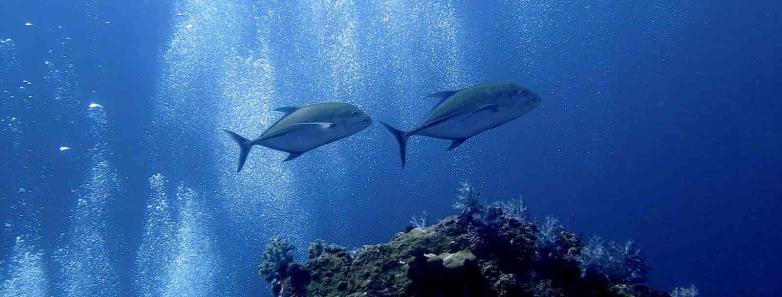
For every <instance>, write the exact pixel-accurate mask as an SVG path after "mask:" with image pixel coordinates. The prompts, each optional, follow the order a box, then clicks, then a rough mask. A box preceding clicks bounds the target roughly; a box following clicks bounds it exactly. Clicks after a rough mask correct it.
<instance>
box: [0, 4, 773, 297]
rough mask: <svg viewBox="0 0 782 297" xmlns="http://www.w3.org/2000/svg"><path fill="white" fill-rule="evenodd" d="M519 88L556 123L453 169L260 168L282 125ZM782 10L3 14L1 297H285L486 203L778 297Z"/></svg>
mask: <svg viewBox="0 0 782 297" xmlns="http://www.w3.org/2000/svg"><path fill="white" fill-rule="evenodd" d="M496 80H511V81H514V82H517V83H519V84H522V85H525V86H527V87H529V88H530V89H532V90H534V91H535V92H536V93H538V94H539V95H540V96H541V97H542V98H543V103H542V104H541V106H540V107H538V108H537V109H536V110H534V111H532V112H530V113H529V114H527V115H525V116H523V117H522V118H520V119H518V120H515V121H513V122H511V123H509V124H506V125H504V126H502V127H499V128H497V129H494V130H492V131H489V132H487V133H484V134H481V135H479V136H477V137H475V138H474V139H470V140H469V141H467V142H466V143H465V144H464V145H462V146H460V147H459V148H458V149H456V150H453V151H450V152H445V148H446V147H447V146H448V142H447V141H443V140H430V139H424V138H412V139H411V142H410V144H409V152H408V164H407V167H406V168H405V169H402V168H400V166H399V159H398V158H399V156H398V152H397V147H396V143H395V142H394V140H393V138H392V137H391V136H390V135H388V133H387V132H386V131H384V129H382V128H381V127H380V125H378V124H375V125H373V126H371V127H370V128H369V129H366V130H364V131H362V132H360V133H359V134H357V135H355V136H353V137H350V138H347V139H345V140H342V141H339V142H335V143H332V144H329V145H326V146H323V147H321V148H318V149H316V150H314V151H312V152H309V153H307V154H305V155H303V156H301V157H299V158H298V159H296V160H293V161H290V162H285V163H283V162H282V159H284V158H285V154H284V153H281V152H277V151H273V150H270V149H266V148H259V149H258V148H256V149H254V150H253V151H252V152H251V153H250V156H249V159H248V161H247V164H246V165H245V168H244V170H243V171H242V172H240V173H236V172H235V166H236V158H237V155H238V150H237V148H236V145H235V143H233V141H232V140H231V139H230V138H229V137H227V136H226V135H225V134H223V133H222V131H220V129H230V130H232V131H236V132H237V133H239V134H241V135H247V136H252V137H254V136H257V135H259V134H260V133H261V132H262V131H263V130H264V129H265V128H267V127H268V126H269V125H270V124H272V123H274V121H276V119H277V118H279V117H280V116H281V114H279V113H277V112H273V111H272V110H273V109H275V108H278V107H283V106H301V105H306V104H313V103H319V102H327V101H344V102H348V103H351V104H354V105H356V106H358V107H360V108H361V109H362V110H364V111H365V112H367V113H368V114H369V115H371V116H372V117H373V119H375V122H376V123H377V120H383V121H387V122H389V123H393V124H394V125H396V126H397V127H402V128H404V129H409V128H410V127H413V126H414V125H415V124H417V123H418V121H419V120H420V119H422V118H423V117H424V115H425V114H426V113H427V112H428V111H429V110H430V109H431V107H432V106H433V105H435V104H436V100H435V99H433V98H426V95H428V94H431V93H434V92H437V91H442V90H453V89H459V88H463V87H466V86H470V85H474V84H476V83H480V82H486V81H496ZM780 86H782V2H779V1H751V2H744V1H658V0H654V1H603V0H601V1H573V2H563V1H525V0H518V1H510V0H507V1H400V0H381V1H250V0H244V1H234V0H226V1H207V0H174V1H35V0H33V1H22V0H11V1H9V0H4V1H2V2H0V113H1V114H0V126H1V128H0V150H2V151H0V158H1V160H2V166H0V179H1V180H2V183H0V191H1V192H0V195H1V196H0V221H1V222H2V226H1V227H0V228H1V229H0V230H1V231H0V295H2V296H136V295H151V296H180V295H189V296H271V291H270V290H269V288H268V285H267V284H266V283H265V282H263V281H261V279H260V277H259V275H258V264H259V262H260V258H261V252H262V250H263V247H264V246H265V245H266V243H268V241H269V238H270V237H271V236H274V235H281V236H284V237H286V238H288V239H289V240H291V241H293V242H294V243H295V244H296V245H297V246H298V247H300V248H299V250H298V256H300V257H301V256H303V253H304V252H305V251H304V249H303V247H306V243H307V242H309V241H312V240H314V239H318V238H320V239H324V240H327V241H329V242H335V243H338V244H340V245H344V246H348V247H360V246H361V245H363V244H371V243H378V242H384V241H387V240H388V239H389V238H390V237H392V236H393V234H394V233H395V232H398V231H400V230H403V229H404V228H405V226H407V225H409V220H410V218H411V216H414V215H420V214H421V213H423V212H425V213H427V215H428V217H429V218H431V219H432V220H434V219H438V218H442V217H444V216H446V215H447V214H449V213H451V211H452V210H451V205H452V204H453V201H454V196H455V191H456V187H457V186H458V184H459V182H460V181H464V180H466V181H469V182H470V183H472V184H473V185H474V186H475V187H476V188H478V189H480V191H481V193H482V196H481V197H483V198H484V199H487V200H488V202H491V201H501V200H508V199H514V198H517V197H518V196H519V195H523V197H524V200H525V202H526V203H527V204H528V205H529V209H530V211H531V213H532V215H533V217H535V218H536V219H539V220H542V219H543V218H544V217H546V216H549V215H550V216H555V217H557V218H559V220H560V221H561V222H563V223H564V225H565V227H567V228H568V229H569V230H571V231H575V232H579V233H580V234H583V235H585V236H587V237H588V236H591V235H592V234H600V235H601V236H602V237H604V238H606V239H610V240H625V239H633V240H634V241H635V243H636V245H637V246H638V247H640V248H641V249H642V250H643V251H644V254H645V256H646V261H647V263H648V264H649V266H650V267H651V268H652V270H651V271H650V273H649V283H650V284H651V285H652V286H654V287H657V288H661V289H664V290H670V289H671V288H673V287H676V286H681V285H688V284H690V283H693V284H695V285H696V286H697V287H698V288H699V290H700V293H701V294H702V295H703V296H779V294H780V292H782V285H780V283H779V282H778V280H779V277H780V276H781V275H780V272H779V268H780V265H782V261H781V260H782V259H781V258H782V253H781V252H782V232H780V231H779V225H780V219H779V214H780V211H782V132H780V127H782V120H781V119H780V114H782V102H780V93H781V92H780Z"/></svg>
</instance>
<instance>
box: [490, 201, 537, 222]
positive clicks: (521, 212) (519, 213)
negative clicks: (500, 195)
mask: <svg viewBox="0 0 782 297" xmlns="http://www.w3.org/2000/svg"><path fill="white" fill-rule="evenodd" d="M495 205H496V206H498V207H500V208H502V209H503V210H505V216H507V217H509V218H512V219H516V220H519V221H527V220H529V213H528V212H527V203H526V202H524V197H522V196H521V195H519V198H518V199H513V200H509V201H499V202H496V203H495Z"/></svg>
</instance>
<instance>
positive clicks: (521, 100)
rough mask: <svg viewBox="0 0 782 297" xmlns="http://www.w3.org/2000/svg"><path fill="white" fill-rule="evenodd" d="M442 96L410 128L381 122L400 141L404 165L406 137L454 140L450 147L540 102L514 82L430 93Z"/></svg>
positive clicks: (515, 116) (530, 92) (512, 118)
mask: <svg viewBox="0 0 782 297" xmlns="http://www.w3.org/2000/svg"><path fill="white" fill-rule="evenodd" d="M429 97H434V98H439V99H440V103H438V104H437V105H436V106H435V107H434V108H433V109H432V111H431V112H429V115H427V116H426V119H424V120H423V122H421V123H420V124H418V126H417V127H415V128H413V129H412V130H410V131H407V132H405V131H401V130H398V129H396V128H394V127H391V126H390V125H388V124H386V123H383V122H381V124H383V126H385V127H386V129H388V131H389V132H391V134H392V135H394V138H396V141H397V142H398V143H399V155H400V158H401V159H402V167H405V159H406V156H405V155H406V152H405V150H406V147H407V139H408V138H410V136H413V135H421V136H428V137H433V138H440V139H448V140H452V141H453V142H451V146H450V147H448V150H449V151H450V150H452V149H455V148H456V147H458V146H460V145H462V143H464V142H465V141H467V139H469V138H470V137H473V136H475V135H478V134H480V133H482V132H484V131H487V130H491V129H494V128H496V127H499V126H501V125H502V124H505V123H507V122H509V121H511V120H514V119H516V118H518V117H520V116H522V115H524V114H526V113H528V112H530V111H531V110H533V109H535V108H536V107H538V105H540V102H541V99H540V97H539V96H538V95H537V94H535V93H534V92H532V91H530V90H528V89H527V88H524V87H522V86H519V85H517V84H514V83H512V82H505V81H501V82H493V83H485V84H480V85H476V86H472V87H469V88H465V89H461V90H457V91H443V92H437V93H434V94H431V95H429Z"/></svg>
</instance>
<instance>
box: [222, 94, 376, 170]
mask: <svg viewBox="0 0 782 297" xmlns="http://www.w3.org/2000/svg"><path fill="white" fill-rule="evenodd" d="M275 111H280V112H284V113H285V116H283V117H282V118H281V119H280V120H278V121H277V122H276V123H274V124H273V125H272V126H271V127H269V129H267V130H266V131H265V132H263V134H261V136H258V138H256V139H254V140H249V139H247V138H244V137H242V136H240V135H239V134H236V133H234V132H231V131H228V130H224V131H225V132H227V133H228V134H229V135H231V138H233V139H234V140H235V141H236V143H238V144H239V148H240V152H239V167H238V168H237V169H236V171H237V172H238V171H241V170H242V167H243V166H244V162H245V161H246V160H247V154H249V153H250V149H251V148H252V147H253V146H254V145H260V146H265V147H268V148H271V149H275V150H278V151H283V152H287V153H289V154H290V155H288V158H286V159H285V161H290V160H293V159H295V158H297V157H298V156H301V154H303V153H305V152H307V151H310V150H312V149H314V148H317V147H319V146H322V145H324V144H328V143H331V142H334V141H337V140H340V139H342V138H345V137H348V136H350V135H353V134H356V133H358V132H359V131H361V130H364V129H365V128H366V127H369V125H371V124H372V120H371V119H370V118H369V116H368V115H367V114H365V113H364V112H363V111H361V110H360V109H358V108H357V107H355V106H353V105H350V104H347V103H340V102H331V103H320V104H313V105H308V106H303V107H282V108H278V109H275Z"/></svg>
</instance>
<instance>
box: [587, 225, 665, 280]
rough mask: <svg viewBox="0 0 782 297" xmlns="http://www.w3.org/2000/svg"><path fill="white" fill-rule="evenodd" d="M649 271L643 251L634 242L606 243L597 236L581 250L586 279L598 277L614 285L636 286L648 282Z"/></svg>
mask: <svg viewBox="0 0 782 297" xmlns="http://www.w3.org/2000/svg"><path fill="white" fill-rule="evenodd" d="M648 270H649V268H648V267H647V266H646V263H645V262H644V258H643V255H642V254H641V250H639V249H638V248H637V247H636V246H635V244H633V242H632V241H627V242H625V243H624V244H618V243H615V242H608V243H606V242H605V241H604V240H603V239H602V238H600V237H597V236H595V237H593V238H592V239H591V240H590V241H589V243H588V244H587V245H586V246H585V247H584V248H583V249H582V250H581V271H582V274H583V276H584V277H598V278H601V279H604V280H606V281H608V282H609V283H614V284H616V283H625V284H634V283H641V282H644V281H646V272H647V271H648Z"/></svg>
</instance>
